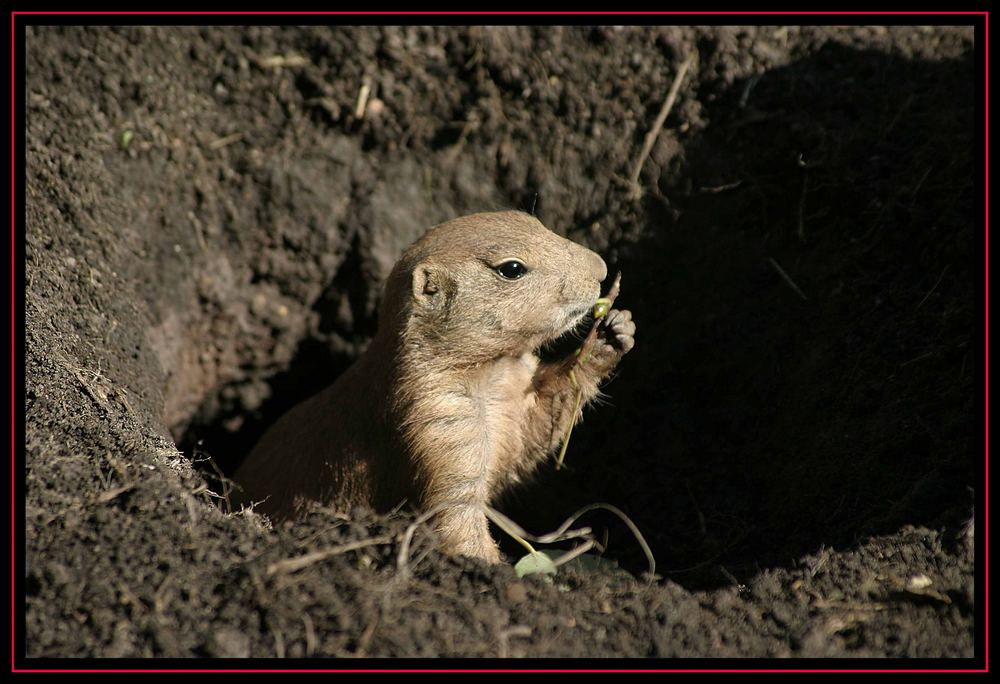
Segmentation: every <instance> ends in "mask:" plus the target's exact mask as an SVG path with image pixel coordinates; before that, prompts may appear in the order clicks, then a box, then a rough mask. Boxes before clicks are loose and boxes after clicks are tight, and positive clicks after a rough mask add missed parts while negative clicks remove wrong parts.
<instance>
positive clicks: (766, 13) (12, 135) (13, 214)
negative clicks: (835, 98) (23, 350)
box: [10, 10, 990, 674]
mask: <svg viewBox="0 0 1000 684" xmlns="http://www.w3.org/2000/svg"><path fill="white" fill-rule="evenodd" d="M53 15H54V16H149V15H154V16H221V15H239V16H274V15H280V16H285V15H288V16H299V15H321V16H327V15H334V16H456V15H459V16H611V15H613V16H686V15H704V16H736V17H741V16H770V15H780V16H789V17H795V16H814V15H830V16H840V15H849V16H874V15H881V16H914V15H915V16H983V17H985V20H986V21H985V30H984V57H985V61H986V67H985V80H986V90H985V112H984V113H985V121H986V127H985V129H986V130H985V140H984V142H985V145H986V147H985V150H986V152H985V169H984V172H985V183H984V201H985V226H984V229H985V252H986V255H985V269H986V273H985V276H986V281H985V285H986V298H985V320H986V323H985V344H986V348H985V354H986V361H985V418H986V443H985V450H986V454H985V456H986V480H985V483H984V496H985V501H986V503H985V507H984V523H983V537H984V542H985V547H986V548H985V553H984V557H985V572H986V577H985V578H984V579H985V591H984V593H985V605H986V608H985V626H984V632H985V634H984V636H985V644H986V652H985V654H984V669H947V670H945V669H941V670H928V669H899V668H895V669H788V670H783V669H766V668H764V669H690V668H686V669H653V668H648V669H636V670H632V669H607V670H588V669H512V670H488V669H455V670H449V669H373V670H369V669H302V670H299V669H259V668H258V669H204V668H191V669H177V668H175V669H159V670H156V669H98V668H86V669H84V668H81V669H47V668H26V669H18V668H17V666H16V640H15V637H14V633H15V627H16V614H15V609H14V606H15V598H16V594H15V588H14V578H15V577H16V575H15V572H16V565H15V560H14V558H15V550H16V548H15V546H16V544H15V541H14V540H15V522H14V520H15V512H16V510H15V505H14V501H15V495H16V492H15V487H14V477H15V474H16V471H15V454H16V442H15V436H14V435H15V428H16V416H15V412H14V402H15V401H16V396H15V382H14V373H15V369H16V359H15V340H16V338H15V335H14V330H15V323H16V314H15V308H16V299H15V296H14V287H15V285H16V278H15V266H16V263H15V258H14V251H15V247H16V241H15V234H16V218H17V215H16V212H15V200H16V185H17V184H16V182H15V180H14V179H15V172H16V152H15V143H16V126H15V119H16V116H15V115H16V111H15V105H14V100H15V86H14V82H15V66H14V65H15V56H16V50H15V38H16V28H15V24H16V17H19V16H53ZM10 17H11V23H10V38H11V40H10V113H11V128H10V170H11V175H10V178H11V188H10V199H11V202H10V220H11V234H10V246H11V250H10V265H11V269H10V281H11V290H10V293H11V294H10V297H11V310H10V317H11V331H10V335H11V349H10V366H11V376H10V377H11V390H10V391H11V465H10V472H11V479H10V490H11V497H10V511H11V516H10V520H11V542H10V551H11V554H10V559H11V560H10V567H11V585H10V586H11V588H10V597H11V602H10V605H11V618H10V620H11V622H10V626H11V629H10V634H11V637H10V638H11V672H12V673H15V672H16V673H22V672H23V673H53V674H55V673H80V674H90V673H107V672H123V673H134V674H140V673H141V674H145V673H148V672H166V673H189V672H190V673H207V674H214V673H230V672H247V673H262V672H267V673H275V672H277V673H298V672H302V673H353V672H373V673H384V674H395V673H420V672H430V673H450V672H455V673H464V674H472V673H480V672H491V671H492V672H496V671H500V672H513V673H524V674H527V673H540V674H545V673H570V672H572V673H577V672H609V673H626V672H636V673H664V672H678V673H694V672H707V673H730V672H748V673H750V672H752V673H785V672H801V673H825V672H844V673H852V674H853V673H882V672H885V673H919V672H937V673H956V674H958V673H973V672H976V673H979V672H989V624H990V622H989V621H990V615H989V558H990V556H989V463H990V459H989V453H990V427H989V417H990V408H989V407H990V381H989V368H990V352H989V348H990V346H989V342H990V321H989V310H990V291H989V281H990V255H989V252H990V250H989V247H990V231H989V223H990V219H989V217H990V200H989V183H990V181H989V178H990V171H989V169H990V152H989V150H990V146H989V140H990V133H989V111H990V95H989V93H990V85H989V72H990V66H989V26H990V19H989V12H988V11H985V10H982V11H932V12H913V11H885V12H879V11H862V12H848V11H829V12H824V11H804V12H801V11H800V12H781V11H760V12H753V11H745V12H739V11H737V12H721V11H707V12H696V11H658V12H657V11H623V12H583V11H573V12H558V11H535V12H514V11H498V12H488V11H474V12H456V11H432V12H415V11H404V12H386V11H373V12H358V11H325V12H306V11H301V12H295V11H256V12H232V11H228V12H227V11H220V12H209V11H194V12H184V11H165V12H155V11H138V12H127V11H67V12H51V11H43V12H33V11H24V12H16V11H15V12H10Z"/></svg>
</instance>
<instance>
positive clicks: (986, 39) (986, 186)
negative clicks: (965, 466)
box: [983, 12, 990, 672]
mask: <svg viewBox="0 0 1000 684" xmlns="http://www.w3.org/2000/svg"><path fill="white" fill-rule="evenodd" d="M983 44H984V57H985V59H986V73H985V77H986V92H985V94H984V98H983V99H984V101H985V106H984V112H983V113H984V119H985V121H986V134H985V139H984V141H983V142H985V143H986V155H985V164H984V175H985V178H984V182H983V190H984V192H983V199H984V201H985V202H986V205H985V211H986V215H985V218H984V222H985V224H986V225H985V227H984V228H985V233H986V245H985V249H984V250H983V251H984V252H986V264H985V268H986V273H985V276H986V282H985V285H986V300H985V307H986V312H985V313H986V324H985V332H986V350H985V351H986V363H985V369H984V370H985V378H986V389H985V395H984V396H985V400H984V402H983V403H985V404H986V407H985V411H986V413H985V417H986V478H985V481H984V485H983V488H984V491H983V495H984V498H985V501H986V504H985V509H986V510H985V511H984V515H983V538H984V541H985V546H986V551H985V553H984V556H985V563H984V564H985V572H986V577H985V583H984V590H983V593H984V594H985V597H984V598H985V602H986V608H985V609H984V613H985V623H984V626H983V632H985V634H984V636H985V643H986V647H985V648H986V653H985V654H984V656H983V665H984V667H985V668H986V671H987V672H989V669H990V610H989V608H990V14H989V12H987V13H986V25H985V27H984V29H983Z"/></svg>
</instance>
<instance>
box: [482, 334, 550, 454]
mask: <svg viewBox="0 0 1000 684" xmlns="http://www.w3.org/2000/svg"><path fill="white" fill-rule="evenodd" d="M537 368H538V357H536V356H535V355H534V354H524V355H523V356H520V357H516V358H514V357H504V358H501V359H497V360H496V361H494V362H493V363H491V364H489V365H488V366H486V367H484V368H482V369H481V370H480V371H479V372H478V373H477V374H475V375H474V376H473V377H471V378H470V379H469V383H468V386H467V388H468V392H469V397H470V399H471V400H472V411H473V413H474V414H475V419H476V421H477V422H478V423H479V425H480V438H481V439H482V441H483V443H484V446H486V445H487V444H489V445H490V446H492V447H493V448H494V449H498V450H499V451H498V453H497V455H500V454H503V453H504V452H505V451H508V450H510V449H517V448H518V447H519V446H520V442H521V426H522V425H524V420H525V418H526V416H527V414H528V413H529V412H530V411H532V410H533V409H534V408H535V404H536V397H535V392H534V387H533V383H532V379H533V378H534V375H535V370H536V369H537Z"/></svg>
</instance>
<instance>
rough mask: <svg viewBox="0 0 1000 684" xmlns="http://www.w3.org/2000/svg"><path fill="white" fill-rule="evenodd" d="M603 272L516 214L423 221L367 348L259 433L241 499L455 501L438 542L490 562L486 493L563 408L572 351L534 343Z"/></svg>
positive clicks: (515, 474)
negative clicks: (545, 349)
mask: <svg viewBox="0 0 1000 684" xmlns="http://www.w3.org/2000/svg"><path fill="white" fill-rule="evenodd" d="M508 259H518V260H520V261H521V262H523V263H524V264H525V265H527V266H528V268H529V272H528V273H527V274H526V275H525V276H524V277H522V278H520V279H519V280H514V281H508V280H504V279H503V278H501V277H500V276H499V275H497V273H496V272H495V269H494V267H495V266H496V265H497V264H499V263H501V262H503V261H505V260H508ZM606 275H607V267H606V266H605V264H604V261H603V260H601V258H600V257H599V256H598V255H597V254H595V253H594V252H591V251H590V250H588V249H586V248H584V247H582V246H580V245H577V244H575V243H573V242H571V241H569V240H566V239H564V238H562V237H559V236H558V235H556V234H555V233H553V232H551V231H549V230H548V229H546V228H545V227H544V226H543V225H542V224H541V223H540V222H539V221H538V220H537V219H535V218H534V217H532V216H529V215H528V214H524V213H521V212H497V213H487V214H474V215H471V216H465V217H462V218H458V219H455V220H452V221H448V222H447V223H443V224H441V225H438V226H435V227H434V228H432V229H430V230H429V231H428V232H427V233H426V234H425V235H424V237H422V238H421V239H420V240H418V241H417V242H416V243H415V244H413V245H412V246H411V247H410V248H409V249H407V250H406V252H405V253H404V254H403V256H402V257H401V258H400V260H399V261H398V262H397V264H396V265H395V267H394V268H393V271H392V273H391V274H390V276H389V278H388V281H387V282H386V285H385V291H384V297H383V301H382V310H381V311H380V317H379V327H378V333H377V334H376V336H375V338H374V340H373V341H372V343H371V345H370V346H369V348H368V349H367V350H366V352H365V354H364V355H363V356H362V357H361V358H360V359H359V360H358V361H357V363H355V364H354V365H353V366H352V367H351V368H350V369H348V371H347V372H346V373H345V374H344V375H342V376H341V377H340V378H339V379H338V380H337V381H336V382H335V383H334V384H333V385H331V386H330V387H328V388H327V389H325V390H323V391H322V392H320V393H319V394H318V395H316V396H314V397H312V398H310V399H308V400H306V401H304V402H302V403H301V404H299V405H298V406H296V407H294V408H293V409H292V410H290V411H289V412H288V413H286V414H285V415H284V416H283V417H282V418H281V419H279V420H278V422H277V423H275V425H274V426H273V427H272V428H271V429H270V430H269V431H268V432H267V433H266V434H265V435H264V437H263V438H262V439H261V441H260V442H259V443H258V444H257V446H256V447H255V449H254V451H253V452H252V453H251V454H250V456H249V457H248V458H247V460H246V462H245V463H244V464H243V465H242V466H241V468H240V469H239V471H238V472H237V473H236V476H235V479H236V481H237V483H238V484H239V485H240V486H241V487H242V488H243V493H242V495H241V496H240V498H239V499H238V500H239V501H240V502H242V503H246V504H249V503H250V502H261V501H262V503H260V504H259V505H258V506H257V510H260V511H263V512H264V513H266V514H268V515H270V516H271V517H273V518H275V519H279V520H280V519H284V518H287V517H290V516H292V515H293V514H294V513H295V512H296V511H297V510H298V509H299V508H300V507H301V506H302V504H303V503H305V502H307V501H321V502H324V503H328V504H331V505H335V506H341V507H350V506H353V505H358V504H366V505H371V506H374V507H375V508H376V509H381V510H386V509H389V508H392V507H394V506H396V505H398V504H399V503H400V502H401V501H403V500H404V499H407V500H408V501H409V502H410V503H412V504H414V505H417V506H419V507H421V508H424V509H430V508H432V507H435V506H438V505H440V504H442V503H446V502H452V504H453V505H449V506H447V507H446V509H445V510H444V511H443V512H442V513H441V514H439V515H438V516H437V521H438V522H437V530H438V532H439V534H440V537H441V539H442V542H443V545H444V548H445V550H446V551H448V552H450V553H460V554H464V555H469V556H476V557H479V558H483V559H486V560H488V561H491V562H496V561H498V560H499V553H498V551H497V547H496V543H495V542H494V540H493V539H492V538H491V537H490V534H489V529H488V524H487V520H486V518H485V516H484V514H483V512H482V510H481V508H480V506H481V504H483V503H488V502H490V501H491V500H493V499H494V498H495V497H496V495H497V494H498V493H499V492H500V491H502V490H503V489H505V488H507V487H509V486H511V485H513V484H515V483H517V482H518V481H521V480H523V479H524V478H525V477H527V476H528V475H530V474H531V473H532V471H534V470H535V468H536V467H537V466H538V465H539V464H540V463H541V462H542V461H543V460H544V459H545V458H546V457H547V456H549V455H550V454H551V453H552V452H553V451H554V450H555V449H556V448H557V447H558V446H559V444H560V442H561V440H562V437H563V435H564V433H565V430H566V428H567V427H568V424H569V422H570V421H571V420H573V419H574V416H572V415H571V413H572V408H573V401H574V398H575V391H574V390H573V388H572V387H571V385H570V381H569V378H568V375H567V371H568V368H569V365H570V364H571V363H572V361H573V356H572V355H571V356H570V357H568V358H567V359H565V360H563V361H561V362H556V363H543V362H541V361H539V358H538V356H537V355H536V352H537V350H538V349H539V347H540V346H541V345H543V344H544V343H546V342H548V341H551V340H553V339H555V338H556V337H558V336H559V335H561V334H563V333H564V332H566V331H567V330H569V329H571V328H572V327H574V326H575V325H577V324H578V323H579V322H580V321H581V320H582V319H583V317H584V316H585V315H586V313H587V312H588V311H589V310H590V309H591V307H592V306H593V304H594V301H595V300H596V299H597V297H599V296H600V281H602V280H603V279H604V278H605V276H606ZM622 313H624V314H626V316H625V317H624V318H623V317H622V316H621V315H620V314H622ZM616 315H617V316H618V318H619V320H621V321H624V322H625V323H624V325H625V326H626V328H627V329H626V330H625V332H626V333H627V337H628V340H627V341H628V344H627V346H626V347H625V348H624V349H622V348H620V347H619V348H617V349H616V348H615V347H614V346H613V344H609V343H608V342H607V340H606V339H604V338H602V339H601V341H600V343H599V344H598V345H596V346H595V348H594V351H593V353H592V354H591V356H590V358H589V359H588V360H587V361H586V362H585V363H584V364H582V365H581V367H580V368H578V370H577V372H576V376H577V380H578V381H579V382H580V384H581V386H582V387H583V389H584V397H583V398H584V400H585V401H590V400H591V399H593V398H594V397H595V396H596V395H597V393H598V392H597V387H598V383H599V382H600V381H601V380H603V379H604V378H605V377H606V376H607V375H608V373H610V371H611V370H612V368H613V367H614V366H615V364H616V363H617V362H618V360H619V358H620V357H621V354H622V353H624V352H625V351H628V348H630V347H631V332H634V325H633V324H632V323H631V321H630V320H626V319H628V318H629V317H630V315H628V313H627V312H617V313H616Z"/></svg>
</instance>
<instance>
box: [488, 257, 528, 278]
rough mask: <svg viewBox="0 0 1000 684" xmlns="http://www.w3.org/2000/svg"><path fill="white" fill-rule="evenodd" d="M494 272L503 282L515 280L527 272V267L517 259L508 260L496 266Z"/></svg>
mask: <svg viewBox="0 0 1000 684" xmlns="http://www.w3.org/2000/svg"><path fill="white" fill-rule="evenodd" d="M494 270H495V271H496V272H497V274H498V275H499V276H500V277H501V278H504V279H505V280H517V279H518V278H520V277H521V276H523V275H524V274H525V273H527V272H528V267H527V266H525V265H524V264H522V263H521V262H520V261H518V260H517V259H510V260H509V261H505V262H503V263H502V264H498V265H497V266H496V267H495V269H494Z"/></svg>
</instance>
